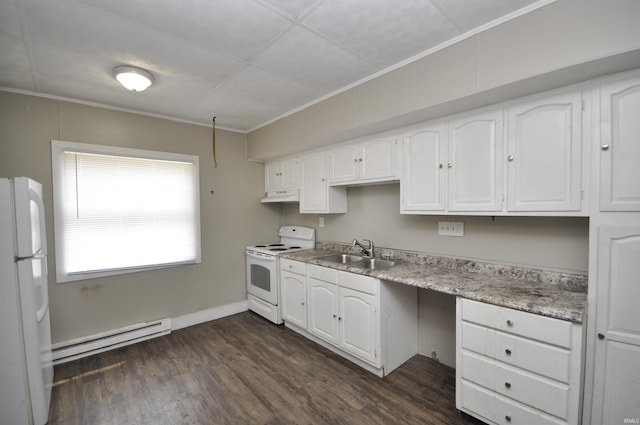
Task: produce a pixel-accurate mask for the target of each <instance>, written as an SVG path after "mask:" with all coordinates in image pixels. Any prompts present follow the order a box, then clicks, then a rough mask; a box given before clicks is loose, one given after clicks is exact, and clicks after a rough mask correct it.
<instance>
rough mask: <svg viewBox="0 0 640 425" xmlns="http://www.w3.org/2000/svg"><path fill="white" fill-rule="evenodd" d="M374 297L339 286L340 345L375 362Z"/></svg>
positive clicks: (375, 326)
mask: <svg viewBox="0 0 640 425" xmlns="http://www.w3.org/2000/svg"><path fill="white" fill-rule="evenodd" d="M375 301H376V297H375V296H374V295H369V294H364V293H362V292H358V291H354V290H352V289H348V288H340V316H339V318H338V319H339V323H340V332H339V335H340V347H341V348H342V349H343V350H345V351H347V352H349V353H351V354H353V355H355V356H357V357H359V358H361V359H363V360H365V361H367V362H370V363H373V364H376V363H377V361H378V359H377V354H378V353H377V350H376V342H377V339H376V329H377V325H376V305H375Z"/></svg>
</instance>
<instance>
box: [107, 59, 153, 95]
mask: <svg viewBox="0 0 640 425" xmlns="http://www.w3.org/2000/svg"><path fill="white" fill-rule="evenodd" d="M113 76H114V77H116V80H118V81H119V82H120V84H122V85H123V86H124V87H125V88H126V89H127V90H131V91H134V92H139V91H144V90H146V89H147V88H148V87H149V86H150V85H151V84H153V75H151V73H150V72H148V71H145V70H144V69H141V68H136V67H134V66H129V65H122V66H116V67H115V68H113Z"/></svg>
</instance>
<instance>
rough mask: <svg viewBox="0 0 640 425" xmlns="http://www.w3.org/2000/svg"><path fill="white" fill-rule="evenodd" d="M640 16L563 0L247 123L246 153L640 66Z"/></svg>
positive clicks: (264, 154) (618, 5) (629, 3)
mask: <svg viewBox="0 0 640 425" xmlns="http://www.w3.org/2000/svg"><path fill="white" fill-rule="evenodd" d="M638 16H640V2H639V1H637V0H611V1H603V0H561V1H557V2H555V3H552V4H550V5H548V6H545V7H543V8H541V9H539V10H536V11H533V12H530V13H528V14H527V15H524V16H521V17H518V18H516V19H514V20H512V21H509V22H507V23H504V24H501V25H499V26H497V27H495V28H492V29H490V30H488V31H485V32H482V33H479V34H477V35H475V36H473V37H471V38H468V39H466V40H464V41H462V42H459V43H457V44H454V45H451V46H449V47H447V48H445V49H443V50H440V51H438V52H436V53H434V54H432V55H429V56H427V57H424V58H422V59H420V60H418V61H416V62H413V63H411V64H409V65H407V66H404V67H402V68H399V69H397V70H395V71H392V72H390V73H388V74H385V75H383V76H380V77H378V78H376V79H374V80H371V81H369V82H366V83H364V84H362V85H360V86H357V87H355V88H352V89H350V90H348V91H345V92H343V93H341V94H339V95H336V96H334V97H332V98H330V99H327V100H325V101H323V102H320V103H318V104H316V105H313V106H310V107H308V108H307V109H305V110H302V111H300V112H297V113H295V114H292V115H290V116H288V117H286V118H283V119H280V120H278V121H276V122H274V123H272V124H270V125H267V126H265V127H263V128H260V129H258V130H256V131H253V132H251V133H249V135H248V157H249V158H250V159H255V160H264V159H269V158H273V157H275V156H281V155H284V154H288V153H293V152H297V151H302V150H305V149H310V148H313V147H318V146H321V145H325V144H327V143H331V142H337V141H341V140H347V139H349V138H352V137H357V136H362V135H365V134H368V133H372V132H377V131H382V130H385V129H390V128H394V127H399V126H402V125H406V124H410V123H412V122H413V123H415V122H420V121H422V120H426V119H429V118H435V117H436V116H438V115H446V114H447V113H451V112H454V109H459V110H464V109H472V108H474V107H477V106H480V105H481V104H482V103H486V104H488V103H495V102H497V101H500V100H504V99H506V98H508V97H516V96H520V95H524V94H528V93H532V92H535V91H542V90H545V89H549V88H553V87H558V86H561V85H566V84H569V83H573V82H579V81H583V80H587V79H589V78H592V77H594V76H597V75H601V74H605V73H611V72H616V71H621V70H625V69H630V68H633V67H638V66H640V54H639V51H638V49H640V25H638V23H637V17H638ZM625 52H627V53H628V54H626V55H622V54H623V53H625ZM614 55H618V57H617V58H616V59H615V60H609V59H610V58H611V57H613V56H614ZM603 58H605V59H606V60H603ZM452 102H454V103H455V102H457V103H456V104H451V103H452Z"/></svg>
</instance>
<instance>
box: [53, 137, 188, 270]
mask: <svg viewBox="0 0 640 425" xmlns="http://www.w3.org/2000/svg"><path fill="white" fill-rule="evenodd" d="M53 145H57V146H55V147H54V148H53V150H54V155H53V159H54V164H55V162H56V161H57V162H58V166H57V167H56V166H55V165H54V194H55V200H56V206H55V211H54V213H55V215H56V219H55V222H56V258H57V259H58V260H57V261H56V266H57V269H58V273H57V275H58V281H59V282H60V281H69V280H78V279H80V278H81V279H87V278H91V277H98V276H100V277H101V276H106V275H111V274H119V273H123V272H128V271H138V270H141V269H150V268H156V267H166V266H169V265H176V264H185V263H196V262H200V215H199V189H198V158H197V157H194V156H187V155H177V154H170V153H162V152H150V151H140V150H131V149H122V148H113V147H104V146H102V147H101V146H97V145H81V146H79V145H80V144H77V143H69V142H57V141H55V142H54V143H53ZM101 148H102V149H101ZM100 151H103V152H100ZM56 169H57V171H56ZM60 254H62V255H60Z"/></svg>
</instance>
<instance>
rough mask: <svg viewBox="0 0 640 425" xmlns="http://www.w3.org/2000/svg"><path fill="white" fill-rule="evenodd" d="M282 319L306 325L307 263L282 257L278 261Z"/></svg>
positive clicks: (304, 326)
mask: <svg viewBox="0 0 640 425" xmlns="http://www.w3.org/2000/svg"><path fill="white" fill-rule="evenodd" d="M280 291H281V294H282V297H281V300H282V319H283V320H284V321H285V322H287V323H291V324H295V325H296V326H300V327H301V328H306V327H307V305H306V304H307V265H306V264H305V263H302V262H300V261H292V260H286V259H283V260H282V261H281V262H280Z"/></svg>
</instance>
